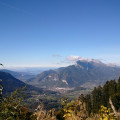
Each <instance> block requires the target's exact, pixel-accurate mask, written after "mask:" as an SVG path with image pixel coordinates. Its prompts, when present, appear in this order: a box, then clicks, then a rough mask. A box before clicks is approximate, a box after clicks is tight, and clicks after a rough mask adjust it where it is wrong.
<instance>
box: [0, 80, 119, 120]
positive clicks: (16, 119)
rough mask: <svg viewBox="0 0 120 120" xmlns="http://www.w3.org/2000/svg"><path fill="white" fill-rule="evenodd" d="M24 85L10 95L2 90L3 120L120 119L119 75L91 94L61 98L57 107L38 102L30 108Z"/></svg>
mask: <svg viewBox="0 0 120 120" xmlns="http://www.w3.org/2000/svg"><path fill="white" fill-rule="evenodd" d="M23 91H24V87H23V88H21V89H17V90H16V91H14V92H13V93H12V94H11V95H10V96H9V97H6V98H3V97H2V94H0V120H120V78H119V79H118V82H116V81H115V80H111V81H107V82H106V83H105V85H104V86H103V87H101V86H98V87H95V88H94V90H93V91H92V92H91V93H90V94H86V95H83V94H81V95H80V96H79V97H78V99H76V100H72V101H69V100H68V99H67V98H63V99H61V101H60V102H61V105H60V107H59V109H58V110H56V109H54V108H52V109H50V110H48V109H45V108H46V107H44V105H43V104H42V103H41V104H40V103H39V105H38V107H37V108H36V109H35V110H34V111H31V110H30V109H29V108H28V107H27V106H26V104H24V102H23V99H24V94H23Z"/></svg>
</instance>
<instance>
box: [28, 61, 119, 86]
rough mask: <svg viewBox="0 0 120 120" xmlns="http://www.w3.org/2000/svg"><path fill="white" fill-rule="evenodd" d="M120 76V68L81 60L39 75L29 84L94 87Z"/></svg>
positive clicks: (29, 81)
mask: <svg viewBox="0 0 120 120" xmlns="http://www.w3.org/2000/svg"><path fill="white" fill-rule="evenodd" d="M119 76H120V67H117V66H108V65H106V64H104V63H102V62H100V61H97V60H90V61H88V60H79V61H77V62H76V64H74V65H70V66H68V67H64V68H59V69H57V70H49V71H45V72H43V73H41V74H38V75H37V76H36V77H34V78H31V79H29V80H27V83H29V84H31V85H35V86H37V87H43V88H57V87H59V88H60V87H79V86H82V87H92V86H96V85H99V84H104V83H105V81H107V80H111V79H118V77H119Z"/></svg>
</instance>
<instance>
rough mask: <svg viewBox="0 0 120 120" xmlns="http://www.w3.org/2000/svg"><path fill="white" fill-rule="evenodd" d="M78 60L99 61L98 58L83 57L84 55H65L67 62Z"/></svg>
mask: <svg viewBox="0 0 120 120" xmlns="http://www.w3.org/2000/svg"><path fill="white" fill-rule="evenodd" d="M78 60H81V61H88V62H90V61H94V62H101V61H100V60H98V59H92V58H85V57H81V56H68V57H67V61H69V62H76V61H78Z"/></svg>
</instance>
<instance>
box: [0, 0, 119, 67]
mask: <svg viewBox="0 0 120 120" xmlns="http://www.w3.org/2000/svg"><path fill="white" fill-rule="evenodd" d="M0 50H1V51H0V63H3V64H4V66H6V67H10V66H11V67H26V66H27V67H55V66H56V67H60V66H67V65H69V64H71V61H70V60H69V59H68V58H69V57H73V58H76V57H84V58H93V59H98V60H101V61H103V62H105V63H115V64H118V65H120V0H0Z"/></svg>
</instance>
